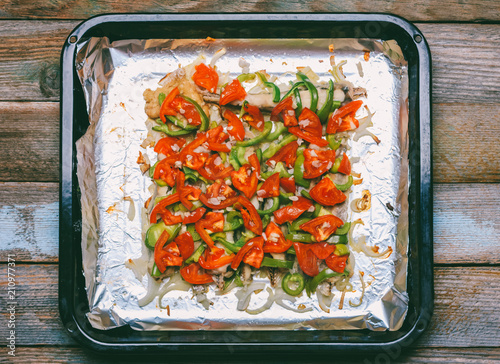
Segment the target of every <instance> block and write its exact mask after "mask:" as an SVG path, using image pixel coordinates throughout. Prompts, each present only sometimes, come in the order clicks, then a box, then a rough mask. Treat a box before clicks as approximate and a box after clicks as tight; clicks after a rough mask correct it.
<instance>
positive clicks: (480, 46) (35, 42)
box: [0, 2, 500, 103]
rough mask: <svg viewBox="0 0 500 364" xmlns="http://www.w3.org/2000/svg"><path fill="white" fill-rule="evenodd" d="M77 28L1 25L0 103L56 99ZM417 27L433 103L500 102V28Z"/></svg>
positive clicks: (63, 23) (48, 23) (43, 24)
mask: <svg viewBox="0 0 500 364" xmlns="http://www.w3.org/2000/svg"><path fill="white" fill-rule="evenodd" d="M195 3H196V2H195ZM228 3H230V2H228ZM318 3H319V2H318ZM75 4H80V3H79V2H75ZM82 4H87V2H84V3H82ZM99 4H100V3H99ZM284 4H287V6H288V3H283V5H284ZM394 4H398V2H394ZM412 7H413V5H412ZM450 13H454V12H450ZM77 24H78V22H76V21H59V20H58V21H22V20H17V21H12V20H4V21H0V91H1V93H0V94H1V95H2V96H0V100H12V101H18V100H30V101H34V100H43V101H47V100H51V101H55V100H58V98H59V83H58V77H59V66H58V65H59V54H60V51H61V48H62V46H63V43H64V40H65V38H66V37H67V36H68V34H69V33H70V32H71V30H72V29H73V28H74V27H75V26H76V25H77ZM417 26H418V27H419V28H420V29H421V31H422V32H423V34H424V35H425V36H426V37H427V39H428V41H429V44H430V48H431V53H432V58H433V61H434V65H433V94H434V99H433V100H434V101H433V102H436V103H453V102H466V103H497V102H498V100H500V72H498V71H496V70H498V62H497V61H498V59H500V25H498V24H497V25H495V24H417ZM166 72H167V71H166Z"/></svg>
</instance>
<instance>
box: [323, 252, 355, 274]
mask: <svg viewBox="0 0 500 364" xmlns="http://www.w3.org/2000/svg"><path fill="white" fill-rule="evenodd" d="M348 257H349V255H342V256H340V257H339V256H337V255H335V254H333V253H332V254H330V256H328V257H327V258H326V259H325V263H326V265H327V266H328V268H330V269H331V270H333V271H334V272H337V273H344V270H345V267H346V262H347V258H348Z"/></svg>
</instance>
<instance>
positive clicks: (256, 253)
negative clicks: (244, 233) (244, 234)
mask: <svg viewBox="0 0 500 364" xmlns="http://www.w3.org/2000/svg"><path fill="white" fill-rule="evenodd" d="M263 246H264V238H263V237H262V236H257V237H255V238H253V239H250V240H249V241H247V242H246V243H245V245H243V247H242V248H241V249H240V250H239V251H238V253H237V254H236V257H235V258H234V260H233V262H232V263H231V268H233V269H237V268H238V266H239V265H240V263H241V262H242V261H243V262H244V263H247V264H248V265H251V266H252V267H255V268H260V266H261V264H262V260H263V259H264V250H263Z"/></svg>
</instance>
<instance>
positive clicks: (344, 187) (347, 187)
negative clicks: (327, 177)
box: [335, 176, 354, 192]
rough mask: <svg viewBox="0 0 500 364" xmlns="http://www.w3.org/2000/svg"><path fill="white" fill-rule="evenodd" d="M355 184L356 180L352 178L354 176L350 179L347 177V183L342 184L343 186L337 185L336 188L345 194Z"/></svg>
mask: <svg viewBox="0 0 500 364" xmlns="http://www.w3.org/2000/svg"><path fill="white" fill-rule="evenodd" d="M353 183H354V179H353V178H352V176H349V177H347V182H346V183H344V184H341V185H340V184H336V183H335V187H337V188H338V189H339V190H341V191H342V192H344V191H347V190H348V189H349V188H351V186H352V184H353Z"/></svg>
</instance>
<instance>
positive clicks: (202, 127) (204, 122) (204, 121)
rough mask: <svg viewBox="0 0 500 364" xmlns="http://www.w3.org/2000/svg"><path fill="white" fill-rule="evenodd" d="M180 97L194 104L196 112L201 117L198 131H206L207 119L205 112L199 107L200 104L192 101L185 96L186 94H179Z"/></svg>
mask: <svg viewBox="0 0 500 364" xmlns="http://www.w3.org/2000/svg"><path fill="white" fill-rule="evenodd" d="M181 97H182V98H183V99H184V100H186V101H188V102H190V103H192V104H193V105H194V107H195V109H196V111H198V114H200V117H201V125H200V131H207V129H208V123H209V119H208V116H207V114H205V111H203V109H202V108H201V106H200V104H198V103H197V102H196V101H194V100H193V99H192V98H190V97H187V96H181Z"/></svg>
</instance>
